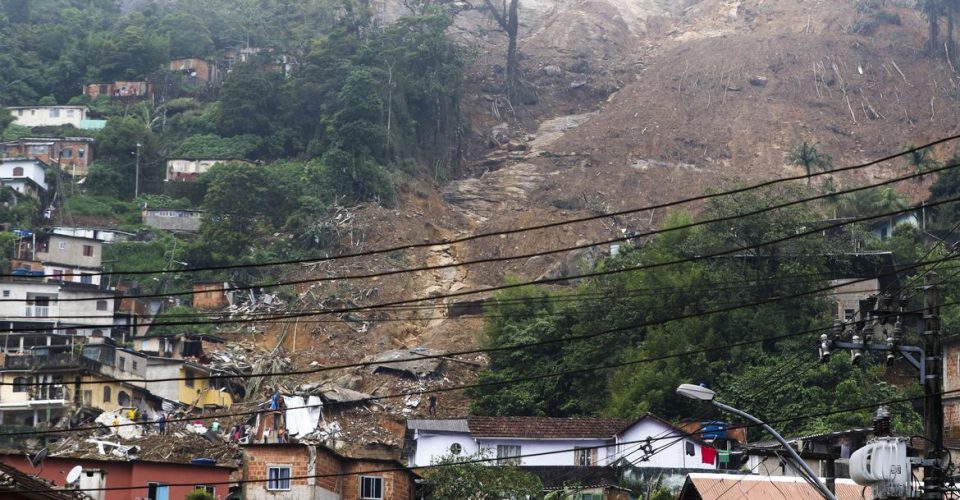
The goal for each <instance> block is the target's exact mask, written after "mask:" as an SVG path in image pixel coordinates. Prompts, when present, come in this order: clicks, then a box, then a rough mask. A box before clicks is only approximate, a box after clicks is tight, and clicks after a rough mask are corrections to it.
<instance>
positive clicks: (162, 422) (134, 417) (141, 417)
mask: <svg viewBox="0 0 960 500" xmlns="http://www.w3.org/2000/svg"><path fill="white" fill-rule="evenodd" d="M120 415H121V413H118V414H117V415H114V417H113V422H112V425H113V427H120ZM126 417H127V419H128V420H130V422H132V423H135V424H139V425H140V429H141V430H142V431H143V433H144V434H149V433H150V430H151V422H150V418H149V417H148V416H147V414H146V412H142V411H137V409H136V408H128V409H127V410H126ZM154 423H155V424H156V429H157V433H159V434H161V435H163V434H166V433H167V415H166V414H165V413H163V412H161V413H158V414H157V417H156V419H155V421H154Z"/></svg>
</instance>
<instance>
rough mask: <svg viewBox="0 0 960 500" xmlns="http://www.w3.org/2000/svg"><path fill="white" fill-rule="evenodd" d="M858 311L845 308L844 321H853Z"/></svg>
mask: <svg viewBox="0 0 960 500" xmlns="http://www.w3.org/2000/svg"><path fill="white" fill-rule="evenodd" d="M855 313H856V311H854V310H853V309H844V310H843V320H844V321H853V315H854V314H855Z"/></svg>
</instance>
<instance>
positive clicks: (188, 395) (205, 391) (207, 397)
mask: <svg viewBox="0 0 960 500" xmlns="http://www.w3.org/2000/svg"><path fill="white" fill-rule="evenodd" d="M210 373H211V372H210V370H209V369H207V368H205V367H203V366H200V365H195V364H193V363H184V364H183V367H182V368H181V369H180V378H181V379H182V380H180V381H179V382H178V383H179V393H180V402H181V403H183V404H185V405H189V406H194V407H197V408H230V407H231V406H233V396H231V395H230V393H229V392H227V391H226V390H222V389H221V387H222V386H221V384H220V383H218V381H216V380H214V381H211V380H210V379H208V378H203V377H209V376H210ZM211 382H213V383H211Z"/></svg>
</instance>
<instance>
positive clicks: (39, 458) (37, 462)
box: [28, 448, 50, 467]
mask: <svg viewBox="0 0 960 500" xmlns="http://www.w3.org/2000/svg"><path fill="white" fill-rule="evenodd" d="M48 453H50V450H48V449H47V448H44V449H42V450H40V451H38V452H37V454H36V455H33V456H28V458H29V460H30V465H32V466H34V467H40V466H41V465H43V461H44V460H45V459H46V458H47V454H48Z"/></svg>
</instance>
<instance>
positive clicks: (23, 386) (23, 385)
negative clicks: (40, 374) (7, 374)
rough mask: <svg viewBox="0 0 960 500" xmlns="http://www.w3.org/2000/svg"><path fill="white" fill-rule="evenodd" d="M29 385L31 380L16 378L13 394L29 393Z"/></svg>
mask: <svg viewBox="0 0 960 500" xmlns="http://www.w3.org/2000/svg"><path fill="white" fill-rule="evenodd" d="M28 385H30V379H28V378H27V377H16V378H14V379H13V392H27V386H28Z"/></svg>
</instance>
